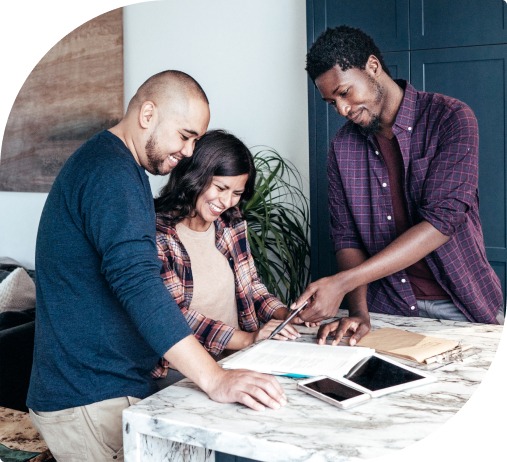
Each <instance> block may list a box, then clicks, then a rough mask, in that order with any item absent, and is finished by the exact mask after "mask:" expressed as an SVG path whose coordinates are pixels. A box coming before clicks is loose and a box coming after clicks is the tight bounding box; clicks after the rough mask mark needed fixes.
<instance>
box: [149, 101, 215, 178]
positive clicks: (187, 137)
mask: <svg viewBox="0 0 507 462" xmlns="http://www.w3.org/2000/svg"><path fill="white" fill-rule="evenodd" d="M209 117H210V115H209V106H208V105H207V104H206V103H205V102H204V101H201V100H198V99H194V100H190V101H189V102H188V106H187V107H185V108H180V109H179V110H178V111H174V112H172V113H171V114H170V115H167V116H165V117H164V118H163V119H161V120H159V122H158V123H157V124H156V126H155V127H154V129H153V130H152V131H151V133H150V136H149V138H148V140H147V141H146V144H145V146H144V154H145V156H144V159H142V160H144V162H142V163H141V164H142V165H143V167H144V168H145V169H146V170H147V171H148V172H150V173H151V174H153V175H167V174H168V173H170V172H171V171H172V170H173V168H174V167H176V165H177V164H178V162H179V161H180V160H181V159H182V158H183V157H190V156H191V155H192V153H193V152H194V144H195V141H196V140H197V139H199V138H200V137H201V136H202V135H203V134H204V133H205V131H206V128H207V127H208V123H209Z"/></svg>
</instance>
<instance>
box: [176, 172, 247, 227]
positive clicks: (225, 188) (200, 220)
mask: <svg viewBox="0 0 507 462" xmlns="http://www.w3.org/2000/svg"><path fill="white" fill-rule="evenodd" d="M247 180H248V174H247V173H244V174H243V175H237V176H214V177H213V178H212V180H211V183H210V185H209V186H208V187H207V188H206V189H205V190H204V191H203V192H202V193H201V194H200V195H199V197H198V198H197V202H196V205H195V211H194V212H195V213H194V214H193V216H192V217H187V218H186V219H184V220H183V223H184V224H185V225H186V226H188V227H189V228H190V229H192V230H194V231H206V230H207V229H208V228H209V226H210V225H211V223H213V222H214V221H215V220H216V219H217V218H218V217H219V216H220V215H221V214H222V213H223V212H225V211H226V210H227V209H230V208H231V207H234V206H236V205H237V204H238V203H239V201H240V200H241V195H242V194H243V192H244V190H245V185H246V182H247Z"/></svg>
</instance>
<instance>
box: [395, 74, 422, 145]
mask: <svg viewBox="0 0 507 462" xmlns="http://www.w3.org/2000/svg"><path fill="white" fill-rule="evenodd" d="M395 82H396V83H397V84H398V85H399V86H400V87H401V88H402V89H403V90H404V93H403V99H402V100H401V105H400V108H399V109H398V114H397V115H396V119H395V121H394V125H393V133H394V134H395V135H398V134H399V133H401V132H409V133H410V132H411V131H412V127H413V126H414V122H415V114H416V105H417V91H416V89H415V88H414V87H413V86H412V85H410V83H408V82H407V81H406V80H401V79H397V80H395Z"/></svg>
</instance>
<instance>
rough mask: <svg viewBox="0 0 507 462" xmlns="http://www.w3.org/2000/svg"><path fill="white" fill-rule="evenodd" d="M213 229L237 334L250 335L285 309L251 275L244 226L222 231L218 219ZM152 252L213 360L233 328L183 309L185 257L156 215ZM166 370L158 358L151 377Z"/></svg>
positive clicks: (187, 276)
mask: <svg viewBox="0 0 507 462" xmlns="http://www.w3.org/2000/svg"><path fill="white" fill-rule="evenodd" d="M214 223H215V229H216V234H215V244H216V247H217V249H218V250H219V251H220V252H221V253H222V254H223V255H224V256H225V257H226V258H227V259H228V260H229V263H230V265H231V268H232V271H233V273H234V281H235V287H236V305H237V309H238V323H239V326H240V328H241V330H244V331H247V332H254V331H256V330H258V329H259V327H260V323H261V322H262V323H265V322H267V321H269V320H270V319H271V318H272V317H273V314H274V313H275V311H276V310H278V309H279V308H285V305H284V304H283V303H282V302H281V301H280V300H279V299H278V298H277V297H275V296H274V295H272V294H270V293H269V292H268V289H267V288H266V286H265V285H264V284H263V283H262V282H261V281H260V279H259V277H258V275H257V270H256V268H255V264H254V260H253V258H252V254H251V252H250V246H249V244H248V239H247V224H246V221H242V222H240V223H238V224H237V225H235V226H227V225H226V224H225V223H224V221H223V220H222V219H220V218H219V219H217V220H215V222H214ZM157 248H158V256H159V259H160V260H161V261H162V269H161V276H162V279H163V281H164V284H165V286H166V288H167V290H168V291H169V292H170V293H171V295H172V296H173V298H174V300H175V301H176V303H177V304H178V305H179V307H180V309H181V312H182V313H183V315H184V316H185V318H186V320H187V322H188V324H189V325H190V327H191V329H192V330H193V331H194V335H195V337H196V338H197V340H199V342H200V343H201V344H202V345H203V346H204V348H205V349H206V350H207V351H209V352H210V353H211V354H213V355H215V356H218V355H219V354H220V353H222V352H223V350H224V349H225V348H226V347H227V343H228V342H229V340H230V339H231V337H232V335H233V333H234V328H233V327H230V326H228V325H226V324H224V323H223V322H221V321H218V320H215V319H210V318H207V317H206V316H204V315H202V314H201V313H199V312H197V311H195V310H192V309H190V308H189V307H190V302H191V301H192V293H193V278H192V267H191V263H190V257H189V255H188V253H187V251H186V250H185V247H184V246H183V244H182V243H181V241H180V239H179V237H178V234H177V233H176V229H175V227H174V226H173V225H171V224H169V222H168V220H167V218H166V217H165V216H164V215H163V214H157ZM168 366H169V364H168V362H167V361H166V360H165V359H163V358H162V359H161V360H160V362H159V365H158V366H157V367H156V368H155V369H154V370H153V371H152V376H153V377H163V376H165V375H166V373H167V367H168Z"/></svg>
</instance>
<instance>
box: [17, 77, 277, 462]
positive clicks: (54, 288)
mask: <svg viewBox="0 0 507 462" xmlns="http://www.w3.org/2000/svg"><path fill="white" fill-rule="evenodd" d="M209 117H210V115H209V104H208V100H207V97H206V95H205V93H204V91H203V90H202V88H201V87H200V86H199V84H198V83H197V82H196V81H195V80H194V79H193V78H192V77H190V76H189V75H187V74H185V73H183V72H179V71H165V72H161V73H159V74H156V75H154V76H152V77H151V78H149V79H148V80H147V81H146V82H145V83H144V84H143V85H141V87H140V88H139V89H138V91H137V93H136V95H135V96H134V97H133V98H132V100H131V101H130V103H129V106H128V108H127V112H126V115H125V117H124V118H123V119H122V120H121V121H120V122H119V123H118V124H117V125H116V126H114V127H113V128H111V129H110V130H106V131H103V132H101V133H98V134H97V135H95V136H94V137H93V138H91V139H90V140H89V141H87V142H86V143H85V144H84V145H83V146H81V147H80V148H79V149H78V150H77V151H76V152H75V153H74V154H73V155H72V156H71V157H70V158H69V159H68V161H67V162H66V164H65V165H64V167H63V168H62V170H61V172H60V174H59V175H58V177H57V178H56V180H55V182H54V184H53V187H52V189H51V191H50V193H49V195H48V198H47V201H46V204H45V206H44V210H43V213H42V216H41V220H40V224H39V231H38V235H37V246H36V261H35V267H36V285H37V319H36V333H35V350H34V361H33V370H32V377H31V382H30V389H29V392H28V399H27V405H28V407H29V408H30V415H31V417H32V420H33V421H34V423H35V425H36V427H37V428H38V429H39V431H40V433H41V434H42V436H43V438H44V440H45V441H46V443H47V444H48V446H49V448H50V450H51V451H52V453H53V455H54V456H55V458H56V459H57V460H58V461H77V460H79V461H84V460H89V461H99V460H100V461H102V460H109V459H111V460H113V459H114V460H122V459H123V449H122V423H121V419H122V410H123V409H125V408H126V407H128V406H129V405H130V404H132V403H134V402H136V401H138V400H139V399H142V398H144V397H146V396H148V395H150V394H151V393H153V392H155V391H157V387H156V385H155V383H154V382H153V380H152V379H151V377H150V371H151V368H152V366H153V364H155V363H156V362H157V359H158V358H159V357H160V356H164V357H165V358H166V359H167V360H168V361H169V362H170V363H171V364H174V366H175V367H176V368H177V369H178V370H179V371H180V372H181V373H183V374H184V375H185V376H187V377H189V378H190V379H191V380H193V381H194V382H195V383H196V384H197V385H198V386H199V387H200V388H201V389H202V390H203V391H205V392H206V393H207V394H208V395H209V397H210V398H211V399H213V400H215V401H219V402H240V403H243V404H244V405H246V406H248V407H251V408H253V409H258V410H260V409H263V408H264V407H265V406H267V407H270V408H278V407H280V406H282V405H284V404H285V403H286V398H285V395H284V393H283V390H282V389H281V387H280V385H279V384H278V382H277V381H276V380H275V379H274V378H272V377H269V376H265V375H262V374H257V373H254V372H247V371H225V370H223V369H221V368H220V367H219V366H218V365H217V364H216V362H215V361H214V360H213V359H212V358H211V356H209V355H208V353H206V351H205V350H204V349H203V348H202V347H201V345H200V344H199V342H198V341H197V340H196V339H195V337H194V336H193V335H192V331H191V330H190V328H189V327H188V325H187V323H186V321H185V319H184V317H183V316H182V314H181V312H180V310H179V308H178V306H177V305H176V303H175V302H174V300H173V299H172V298H171V296H170V295H169V292H168V291H167V289H166V288H165V287H164V284H163V282H162V280H161V278H160V263H159V259H158V258H157V250H156V245H155V212H154V205H153V197H152V194H151V190H150V185H149V181H148V176H147V174H146V171H148V172H150V173H152V174H155V175H165V174H167V173H169V172H170V171H171V170H172V169H173V168H174V166H175V165H176V164H177V163H178V162H179V161H180V160H181V159H182V158H183V157H187V156H191V155H192V152H193V148H194V142H195V141H196V139H198V138H199V137H200V136H202V135H203V134H204V133H205V131H206V129H207V127H208V123H209Z"/></svg>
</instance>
